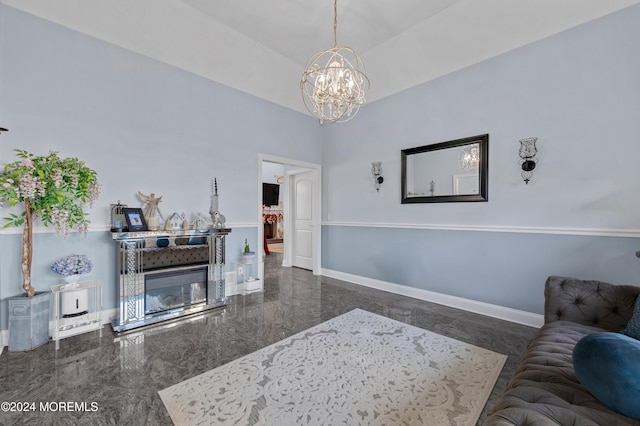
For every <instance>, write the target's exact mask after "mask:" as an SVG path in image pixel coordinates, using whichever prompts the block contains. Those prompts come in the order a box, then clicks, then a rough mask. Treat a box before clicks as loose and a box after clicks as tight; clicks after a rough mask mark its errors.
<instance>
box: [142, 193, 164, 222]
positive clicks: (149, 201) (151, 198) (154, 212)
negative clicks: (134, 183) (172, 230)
mask: <svg viewBox="0 0 640 426" xmlns="http://www.w3.org/2000/svg"><path fill="white" fill-rule="evenodd" d="M138 197H140V199H141V200H142V202H143V203H144V206H143V207H142V214H143V215H144V218H145V219H146V220H147V225H148V226H149V229H151V230H152V231H155V230H157V229H159V228H160V219H162V221H164V217H163V216H162V213H161V212H160V207H158V204H160V202H161V201H162V196H160V197H158V198H156V194H154V193H153V192H152V193H151V194H149V195H145V194H143V193H142V192H140V191H138Z"/></svg>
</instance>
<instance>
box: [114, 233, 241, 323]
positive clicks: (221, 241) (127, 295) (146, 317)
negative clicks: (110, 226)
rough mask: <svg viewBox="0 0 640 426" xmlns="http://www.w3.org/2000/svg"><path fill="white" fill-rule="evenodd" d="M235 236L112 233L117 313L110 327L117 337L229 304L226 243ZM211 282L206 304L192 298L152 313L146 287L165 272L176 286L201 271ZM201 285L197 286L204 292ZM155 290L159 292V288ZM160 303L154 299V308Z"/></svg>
mask: <svg viewBox="0 0 640 426" xmlns="http://www.w3.org/2000/svg"><path fill="white" fill-rule="evenodd" d="M230 232H231V229H230V228H225V229H204V230H175V231H149V232H113V233H111V238H112V239H113V240H114V241H115V243H116V252H117V253H116V259H117V265H116V268H117V269H116V271H117V276H118V283H117V303H118V307H117V311H118V314H117V316H116V317H115V318H113V320H112V321H111V325H112V328H113V330H114V331H116V332H122V331H126V330H130V329H133V328H138V327H143V326H146V325H150V324H154V323H157V322H160V321H165V320H169V319H174V318H178V317H181V316H185V315H190V314H194V313H198V312H202V311H204V310H207V309H213V308H217V307H220V306H224V305H226V304H227V297H226V296H225V283H224V263H225V237H226V236H227V235H228V234H229V233H230ZM203 269H206V273H202V274H201V276H202V277H203V280H206V286H204V287H205V288H206V299H204V298H203V299H202V300H201V298H200V297H198V298H194V297H192V298H191V299H190V301H188V302H185V303H181V302H178V303H175V306H174V307H170V308H167V309H164V310H162V309H158V307H157V306H154V307H153V309H150V308H149V306H146V305H147V304H149V303H150V298H149V294H147V288H146V287H147V281H149V280H150V279H151V278H157V277H158V276H159V275H161V274H162V273H163V272H166V273H167V276H172V277H176V278H175V281H176V283H177V284H176V285H177V286H178V289H180V286H185V287H186V286H188V285H189V283H184V284H182V283H181V282H180V275H185V276H188V277H189V279H191V276H198V275H197V274H196V275H194V271H202V270H203ZM200 284H205V283H193V284H191V285H197V286H198V287H197V288H198V289H199V290H200ZM151 287H153V288H154V289H155V291H156V292H157V285H155V284H154V285H153V286H150V288H151ZM156 299H157V297H155V298H154V297H153V296H152V297H151V303H153V301H154V300H156Z"/></svg>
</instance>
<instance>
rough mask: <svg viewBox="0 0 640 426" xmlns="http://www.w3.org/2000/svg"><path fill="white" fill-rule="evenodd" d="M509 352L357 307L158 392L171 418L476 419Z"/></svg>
mask: <svg viewBox="0 0 640 426" xmlns="http://www.w3.org/2000/svg"><path fill="white" fill-rule="evenodd" d="M506 359H507V357H506V356H505V355H500V354H497V353H495V352H491V351H489V350H486V349H482V348H479V347H477V346H473V345H469V344H467V343H463V342H460V341H457V340H454V339H450V338H447V337H444V336H441V335H439V334H435V333H432V332H430V331H426V330H423V329H421V328H417V327H414V326H411V325H407V324H404V323H402V322H398V321H394V320H391V319H388V318H385V317H383V316H380V315H376V314H372V313H370V312H367V311H363V310H360V309H356V310H353V311H351V312H348V313H346V314H344V315H341V316H339V317H336V318H334V319H332V320H329V321H327V322H324V323H322V324H319V325H317V326H315V327H312V328H310V329H308V330H305V331H303V332H301V333H298V334H296V335H294V336H291V337H288V338H286V339H284V340H281V341H280V342H277V343H275V344H273V345H271V346H267V347H265V348H263V349H260V350H259V351H256V352H254V353H252V354H249V355H247V356H245V357H242V358H239V359H237V360H235V361H232V362H229V363H228V364H225V365H223V366H220V367H218V368H216V369H213V370H211V371H208V372H206V373H203V374H201V375H199V376H196V377H193V378H191V379H188V380H185V381H184V382H181V383H178V384H176V385H173V386H171V387H168V388H167V389H164V390H161V391H160V392H159V394H160V397H161V398H162V401H163V402H164V405H165V407H166V408H167V410H168V412H169V415H170V416H171V419H172V420H173V422H174V423H175V424H176V425H218V424H220V425H296V424H305V425H338V424H347V425H376V424H377V425H394V424H406V425H474V424H475V423H476V422H477V420H478V418H479V417H480V413H481V412H482V409H483V407H484V405H485V404H486V402H487V399H488V398H489V395H490V394H491V390H492V389H493V386H494V385H495V382H496V380H497V378H498V375H499V374H500V371H501V370H502V367H503V365H504V362H505V361H506Z"/></svg>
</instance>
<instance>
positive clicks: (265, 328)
mask: <svg viewBox="0 0 640 426" xmlns="http://www.w3.org/2000/svg"><path fill="white" fill-rule="evenodd" d="M281 261H282V255H281V254H278V253H274V254H272V255H270V256H267V258H266V259H265V291H264V292H261V293H254V294H251V295H248V296H233V297H231V298H230V299H231V300H230V303H229V305H228V306H226V307H224V308H220V309H216V310H213V311H208V312H207V313H206V314H203V315H199V316H193V317H189V318H188V319H183V320H180V321H176V322H171V323H165V324H163V325H161V326H155V327H153V328H149V329H146V330H144V331H139V332H135V331H134V332H129V333H126V334H121V335H117V334H114V333H112V332H111V328H110V327H109V326H105V328H104V333H103V337H102V338H99V336H98V332H90V333H86V334H83V335H80V336H74V337H70V338H67V339H64V340H62V341H61V342H60V349H59V350H58V351H56V350H55V344H54V342H51V341H50V342H49V343H48V344H46V345H44V346H42V347H40V348H37V349H35V350H33V351H31V352H25V353H9V352H8V351H7V350H6V348H5V351H4V352H3V353H2V355H1V356H0V402H2V401H10V402H11V401H12V402H16V403H17V402H22V403H25V402H27V403H35V404H32V405H29V406H28V407H27V408H35V409H36V411H35V412H19V413H18V412H14V413H7V412H0V425H13V424H15V425H35V424H37V425H76V424H77V425H170V424H171V419H170V418H169V416H168V414H167V412H166V410H165V408H164V405H163V404H162V401H161V400H160V398H159V396H158V393H157V392H158V391H159V390H161V389H164V388H166V387H168V386H170V385H173V384H175V383H178V382H181V381H183V380H185V379H188V378H190V377H193V376H195V375H198V374H201V373H204V372H205V371H208V370H210V369H213V368H215V367H218V366H220V365H222V364H225V363H227V362H229V361H232V360H234V359H236V358H239V357H241V356H243V355H246V354H249V353H251V352H254V351H256V350H258V349H260V348H262V347H264V346H267V345H269V344H272V343H274V342H277V341H278V340H281V339H283V338H285V337H287V336H290V335H292V334H295V333H298V332H300V331H302V330H305V329H307V328H309V327H312V326H314V325H316V324H319V323H321V322H324V321H326V320H328V319H330V318H333V317H335V316H337V315H341V314H343V313H345V312H348V311H350V310H351V309H354V308H361V309H365V310H368V311H370V312H374V313H377V314H381V315H384V316H387V317H389V318H393V319H396V320H399V321H403V322H406V323H409V324H412V325H415V326H417V327H422V328H425V329H428V330H431V331H434V332H436V333H440V334H442V335H445V336H449V337H452V338H455V339H458V340H462V341H464V342H468V343H471V344H474V345H477V346H481V347H484V348H487V349H490V350H493V351H496V352H499V353H502V354H505V355H508V360H507V362H506V365H505V367H504V369H503V371H502V374H501V375H500V378H499V379H498V382H497V384H496V387H495V388H494V391H493V393H492V395H491V397H490V399H489V402H488V403H487V406H486V407H485V411H484V412H483V415H482V416H481V418H480V423H481V422H482V419H483V418H484V417H485V415H486V412H487V410H488V409H490V407H491V406H492V405H493V403H494V401H495V399H496V398H497V396H498V395H499V394H500V393H501V391H502V389H503V388H504V386H505V385H506V383H507V381H508V380H509V378H510V377H511V375H512V374H513V372H514V370H515V367H516V365H517V363H518V360H519V358H520V355H521V354H522V352H523V351H524V349H525V347H526V346H527V344H528V343H529V341H530V339H531V338H532V337H533V335H534V333H535V331H536V330H535V329H533V328H530V327H526V326H522V325H518V324H513V323H509V322H506V321H501V320H497V319H494V318H489V317H485V316H481V315H477V314H473V313H470V312H466V311H461V310H457V309H453V308H448V307H445V306H441V305H436V304H432V303H428V302H424V301H420V300H417V299H412V298H408V297H404V296H398V295H395V294H391V293H387V292H383V291H379V290H374V289H370V288H367V287H362V286H358V285H355V284H351V283H346V282H343V281H339V280H335V279H331V278H327V277H316V276H313V275H312V274H311V272H309V271H306V270H302V269H297V268H280V267H279V266H278V265H279V264H280V263H281ZM541 291H542V287H541ZM69 402H71V403H77V404H75V405H74V404H71V406H70V407H69V405H68V404H67V403H69ZM47 404H48V406H47ZM67 408H71V410H69V411H64V409H67ZM41 409H44V410H43V411H41Z"/></svg>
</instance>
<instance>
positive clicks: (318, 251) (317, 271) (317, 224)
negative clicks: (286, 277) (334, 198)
mask: <svg viewBox="0 0 640 426" xmlns="http://www.w3.org/2000/svg"><path fill="white" fill-rule="evenodd" d="M263 161H267V162H269V163H278V164H283V165H285V166H291V167H298V168H299V169H305V171H306V172H313V173H314V180H315V182H316V185H314V188H313V221H312V223H313V229H314V232H313V237H312V248H311V250H312V257H313V269H312V272H313V275H321V273H322V228H321V223H322V221H321V216H322V166H321V165H320V164H315V163H309V162H306V161H299V160H293V159H290V158H284V157H277V156H273V155H268V154H258V179H257V185H256V187H257V195H258V196H257V202H256V204H257V209H256V210H257V217H258V240H257V241H258V244H257V246H258V256H260V258H262V256H264V244H263V241H264V227H263V226H262V197H261V196H260V194H262V162H263ZM300 171H302V170H300ZM292 172H296V171H295V170H294V171H292ZM287 176H288V177H291V174H290V173H288V174H287ZM285 182H286V183H287V188H285V191H286V193H287V197H290V194H289V193H290V189H289V187H288V186H289V183H288V182H289V179H285ZM290 206H291V200H290V199H287V202H285V210H284V212H283V213H284V215H285V223H286V224H287V225H286V228H287V230H285V232H287V233H288V234H289V235H291V229H292V228H291V225H290V224H289V222H290V220H289V219H287V217H289V218H290V217H291V210H290V209H291V207H290ZM285 238H286V237H285ZM289 251H291V250H289ZM286 255H287V253H286V248H285V256H286ZM285 264H286V265H287V266H290V265H291V262H288V263H286V262H285Z"/></svg>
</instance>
